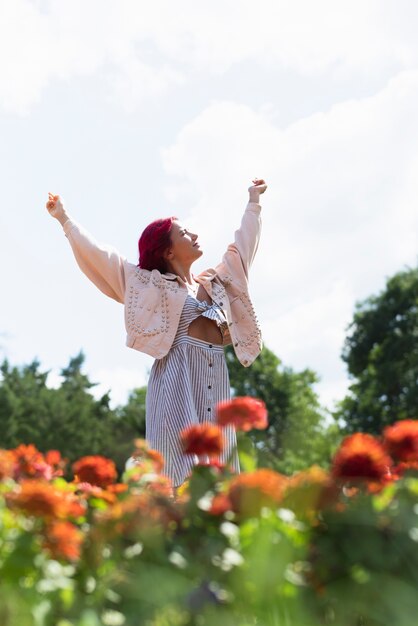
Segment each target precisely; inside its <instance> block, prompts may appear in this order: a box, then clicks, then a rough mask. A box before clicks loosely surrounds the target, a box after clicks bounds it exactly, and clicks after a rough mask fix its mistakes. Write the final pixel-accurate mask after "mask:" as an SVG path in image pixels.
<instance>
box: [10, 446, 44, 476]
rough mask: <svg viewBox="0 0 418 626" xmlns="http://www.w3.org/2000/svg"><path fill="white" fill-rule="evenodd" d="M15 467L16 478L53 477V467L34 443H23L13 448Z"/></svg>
mask: <svg viewBox="0 0 418 626" xmlns="http://www.w3.org/2000/svg"><path fill="white" fill-rule="evenodd" d="M12 454H13V456H14V460H15V463H16V467H15V478H16V479H17V480H20V479H21V478H44V479H45V480H51V478H52V477H53V471H52V467H51V466H50V465H49V464H48V463H47V462H46V460H45V457H44V455H43V454H42V452H39V450H38V449H37V448H36V447H35V446H34V445H32V444H29V445H25V444H23V443H22V444H21V445H20V446H18V447H17V448H15V449H14V450H12Z"/></svg>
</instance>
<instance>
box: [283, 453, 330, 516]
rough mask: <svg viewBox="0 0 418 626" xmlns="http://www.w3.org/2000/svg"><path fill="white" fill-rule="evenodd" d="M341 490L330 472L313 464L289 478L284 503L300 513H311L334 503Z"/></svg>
mask: <svg viewBox="0 0 418 626" xmlns="http://www.w3.org/2000/svg"><path fill="white" fill-rule="evenodd" d="M338 493H339V490H338V488H337V486H336V485H335V483H334V481H333V480H331V478H330V476H329V474H328V472H326V471H325V470H324V469H322V468H321V467H319V466H318V465H313V466H312V467H310V468H308V469H306V470H303V471H301V472H297V473H296V474H293V476H290V478H289V479H288V483H287V487H286V493H285V498H284V504H285V506H286V507H288V508H289V509H292V510H293V511H295V512H296V513H298V514H302V515H303V514H304V513H309V512H313V511H317V510H318V509H322V508H323V507H324V506H328V505H330V504H334V503H335V502H336V500H337V496H338Z"/></svg>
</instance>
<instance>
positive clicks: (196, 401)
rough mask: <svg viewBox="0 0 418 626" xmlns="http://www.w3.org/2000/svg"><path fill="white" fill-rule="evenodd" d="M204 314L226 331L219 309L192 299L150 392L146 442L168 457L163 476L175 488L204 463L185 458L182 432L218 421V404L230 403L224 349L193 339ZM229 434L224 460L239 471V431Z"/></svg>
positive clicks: (226, 431) (154, 373)
mask: <svg viewBox="0 0 418 626" xmlns="http://www.w3.org/2000/svg"><path fill="white" fill-rule="evenodd" d="M199 315H203V316H204V317H208V318H210V319H213V320H214V322H216V323H217V324H218V325H219V326H220V327H221V326H222V320H223V319H224V317H223V313H222V310H221V309H219V307H217V305H215V304H211V305H208V304H207V303H206V302H201V301H199V300H197V299H196V298H194V297H193V296H191V295H190V294H189V295H188V296H187V298H186V301H185V304H184V307H183V311H182V314H181V317H180V321H179V327H178V329H177V333H176V336H175V339H174V342H173V345H172V347H171V349H170V352H169V353H168V354H167V355H166V356H165V357H163V358H162V359H157V360H156V361H155V362H154V365H153V367H152V370H151V374H150V379H149V382H148V389H147V398H146V440H147V442H148V444H149V445H150V447H151V448H153V449H155V450H158V452H160V453H161V454H162V455H163V457H164V460H165V465H164V470H163V472H164V474H166V475H167V476H168V477H169V478H171V480H172V483H173V485H174V486H175V487H178V486H180V485H181V484H182V483H183V482H184V481H185V480H186V479H187V476H188V475H189V473H190V471H191V469H192V467H193V466H194V465H196V464H197V463H198V462H199V458H198V457H197V456H196V455H189V454H187V455H186V454H183V451H182V447H181V441H180V433H181V431H182V430H183V429H185V428H187V427H189V426H192V425H193V424H203V423H205V422H214V421H215V418H216V415H215V408H216V404H217V403H218V402H221V401H223V400H227V399H229V398H230V385H229V375H228V369H227V366H226V360H225V355H224V350H223V347H222V346H221V345H216V344H211V343H208V342H206V341H202V340H200V339H195V338H194V337H190V336H189V335H188V334H187V333H188V328H189V325H190V324H191V322H193V321H194V320H195V319H196V318H197V317H199ZM223 430H224V439H225V446H224V451H223V453H222V455H221V457H220V459H219V460H220V461H221V462H223V463H225V462H226V461H227V460H228V459H229V465H230V467H231V468H232V469H233V470H234V471H235V472H239V471H240V470H239V460H238V454H237V451H236V444H237V440H236V434H235V429H234V428H233V427H232V426H227V427H226V428H224V429H223ZM231 455H232V456H231ZM230 457H231V458H230ZM200 460H201V461H202V460H203V461H205V460H207V459H202V458H201V459H200Z"/></svg>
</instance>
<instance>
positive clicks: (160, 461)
mask: <svg viewBox="0 0 418 626" xmlns="http://www.w3.org/2000/svg"><path fill="white" fill-rule="evenodd" d="M134 444H135V450H134V452H133V453H132V457H133V458H134V459H135V461H136V462H137V463H143V462H144V463H146V462H147V461H150V462H151V464H152V465H153V469H154V471H155V472H156V473H157V474H159V473H160V472H162V471H163V467H164V458H163V455H162V454H160V453H159V452H158V451H157V450H153V449H152V448H150V447H149V446H148V444H147V442H146V441H145V439H135V440H134Z"/></svg>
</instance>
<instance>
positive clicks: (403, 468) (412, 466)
mask: <svg viewBox="0 0 418 626" xmlns="http://www.w3.org/2000/svg"><path fill="white" fill-rule="evenodd" d="M406 473H411V474H414V475H415V476H418V461H408V462H406V463H398V465H396V466H395V467H394V468H392V475H393V477H394V478H395V479H398V478H400V477H401V476H404V474H406Z"/></svg>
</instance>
